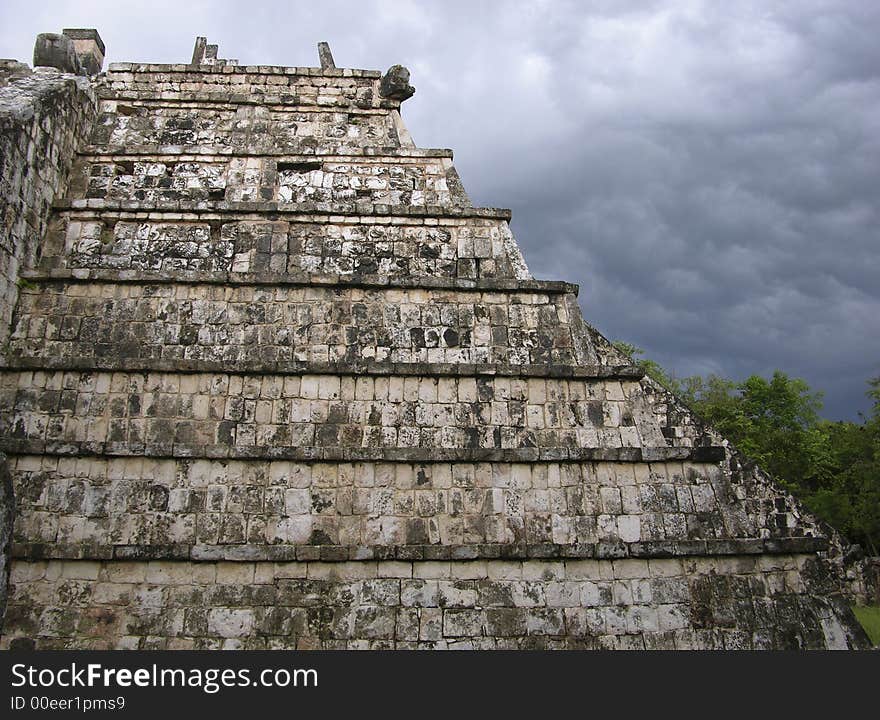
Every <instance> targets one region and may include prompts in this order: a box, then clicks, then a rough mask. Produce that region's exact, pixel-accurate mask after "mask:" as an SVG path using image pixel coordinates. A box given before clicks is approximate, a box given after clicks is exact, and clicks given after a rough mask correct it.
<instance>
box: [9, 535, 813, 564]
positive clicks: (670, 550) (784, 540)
mask: <svg viewBox="0 0 880 720" xmlns="http://www.w3.org/2000/svg"><path fill="white" fill-rule="evenodd" d="M827 548H828V540H827V539H826V538H824V537H781V538H774V539H768V540H761V539H758V538H731V539H708V540H684V541H667V542H657V543H588V544H573V545H563V544H557V543H547V544H540V545H534V544H531V545H530V544H488V543H483V544H471V545H366V546H355V545H257V544H242V545H189V544H176V545H91V544H76V543H15V544H13V547H12V557H13V558H14V559H16V560H26V561H39V560H49V559H52V560H128V561H131V560H140V561H150V560H191V561H195V562H217V561H232V562H294V561H295V562H350V561H376V560H402V561H426V560H428V561H431V560H435V561H461V562H467V561H471V560H558V561H564V560H581V559H592V560H606V561H607V560H625V559H630V558H632V559H665V558H692V557H730V556H754V555H812V554H814V553H816V552H822V551H824V550H826V549H827Z"/></svg>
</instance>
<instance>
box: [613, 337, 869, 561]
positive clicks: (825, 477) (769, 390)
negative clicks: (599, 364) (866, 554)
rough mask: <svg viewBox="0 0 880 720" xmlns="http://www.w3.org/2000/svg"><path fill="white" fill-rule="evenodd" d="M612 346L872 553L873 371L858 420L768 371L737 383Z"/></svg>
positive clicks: (617, 344) (630, 347)
mask: <svg viewBox="0 0 880 720" xmlns="http://www.w3.org/2000/svg"><path fill="white" fill-rule="evenodd" d="M614 345H615V347H616V348H617V349H618V350H620V351H621V352H623V353H626V354H627V355H630V356H632V357H633V358H634V362H636V363H637V364H638V365H639V366H640V367H641V368H642V369H643V370H644V371H645V372H646V374H647V375H648V376H649V377H651V378H652V379H654V380H655V381H656V382H658V383H659V384H660V385H662V386H663V387H665V388H666V389H667V390H669V391H670V392H672V393H673V394H675V395H677V396H678V397H679V398H680V399H681V400H682V401H683V402H684V403H685V404H686V405H688V406H689V407H690V408H691V409H692V410H693V411H694V412H695V413H697V415H698V416H700V417H701V418H702V419H703V420H705V421H706V422H708V423H709V424H710V425H712V426H713V427H714V428H715V429H716V430H717V431H718V432H719V433H721V435H723V436H724V437H726V438H727V439H728V440H730V441H731V442H732V443H733V444H734V445H735V446H736V447H737V449H738V450H739V451H740V452H742V453H743V454H744V455H746V456H747V457H749V458H751V459H752V460H754V461H755V462H757V463H758V464H759V465H760V466H761V468H762V469H763V470H764V471H766V472H768V473H769V474H770V475H771V476H772V477H773V478H774V479H775V480H776V481H777V482H779V483H780V484H781V485H783V486H784V487H785V488H786V489H787V490H789V491H790V492H792V493H794V494H795V495H797V496H799V497H800V498H801V499H802V500H803V502H804V504H805V505H806V506H807V507H808V508H809V509H810V510H811V511H813V512H814V513H816V515H818V516H819V517H821V518H822V519H823V520H825V521H826V522H828V523H829V524H830V525H832V526H833V527H835V528H837V529H838V530H840V531H841V532H843V533H844V534H845V535H846V536H847V537H848V538H849V539H850V540H852V541H853V542H859V543H861V544H863V545H866V546H867V547H868V548H869V550H870V552H871V553H872V554H877V553H878V546H880V378H874V379H873V380H871V381H870V382H869V390H868V393H867V394H868V396H869V397H871V399H872V400H873V407H872V410H871V412H870V415H869V417H868V418H862V422H861V423H853V422H829V421H827V420H823V419H822V418H821V417H820V412H821V410H822V393H819V392H814V391H813V390H812V389H811V388H810V386H809V385H808V384H807V383H806V382H805V381H804V380H801V379H799V378H791V377H789V376H788V375H786V374H785V373H783V372H780V371H778V370H777V371H776V372H774V373H773V376H772V377H771V378H769V379H767V378H763V377H761V376H759V375H752V376H751V377H749V378H747V379H746V380H744V381H743V382H740V383H737V382H734V381H733V380H729V379H727V378H723V377H719V376H717V375H709V376H708V377H705V378H704V377H701V376H699V375H695V376H692V377H685V378H681V379H679V378H676V377H675V376H674V375H672V374H670V373H668V372H667V371H666V370H664V369H663V368H662V367H661V366H660V365H659V364H658V363H656V362H654V361H653V360H648V359H645V358H641V357H639V356H641V355H643V354H644V353H643V351H642V350H641V349H640V348H638V347H636V346H634V345H631V344H629V343H624V342H615V343H614Z"/></svg>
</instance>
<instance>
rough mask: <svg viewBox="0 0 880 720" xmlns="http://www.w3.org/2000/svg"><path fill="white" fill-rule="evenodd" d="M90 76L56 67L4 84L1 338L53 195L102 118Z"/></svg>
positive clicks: (0, 92) (0, 119)
mask: <svg viewBox="0 0 880 720" xmlns="http://www.w3.org/2000/svg"><path fill="white" fill-rule="evenodd" d="M95 113H96V105H95V96H94V93H93V89H92V85H91V83H90V81H89V80H87V79H86V78H78V77H75V76H72V75H62V74H60V73H59V72H57V71H56V70H54V69H51V68H40V70H39V71H38V72H37V73H34V74H28V72H27V71H26V70H23V69H20V70H19V71H18V73H17V76H16V77H13V78H12V79H10V81H9V82H8V84H6V85H5V86H3V87H0V343H4V342H5V341H6V339H7V338H8V334H9V325H10V321H11V320H12V312H13V309H14V307H15V303H16V300H17V298H18V288H19V281H20V272H21V271H22V270H23V269H27V268H30V267H33V265H34V263H35V262H36V260H37V259H38V258H39V248H40V243H41V240H42V238H43V236H44V235H45V234H46V229H47V223H48V220H49V210H50V208H51V205H52V201H53V200H54V199H55V198H56V197H57V196H59V195H61V194H63V193H64V191H65V184H66V182H67V175H68V172H69V169H70V166H71V164H72V162H73V158H74V154H75V152H76V149H77V148H78V147H79V146H80V145H81V144H82V143H83V141H84V140H85V139H86V138H87V136H88V135H89V133H90V132H91V129H92V123H93V121H94V118H95Z"/></svg>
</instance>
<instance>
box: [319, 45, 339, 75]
mask: <svg viewBox="0 0 880 720" xmlns="http://www.w3.org/2000/svg"><path fill="white" fill-rule="evenodd" d="M318 59H319V60H320V61H321V70H335V69H336V63H335V62H333V53H331V52H330V45H329V43H325V42H319V43H318Z"/></svg>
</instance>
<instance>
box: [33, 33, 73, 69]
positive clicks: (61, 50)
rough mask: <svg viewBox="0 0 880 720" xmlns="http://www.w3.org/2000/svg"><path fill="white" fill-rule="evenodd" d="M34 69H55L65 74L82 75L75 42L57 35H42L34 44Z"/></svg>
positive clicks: (38, 36)
mask: <svg viewBox="0 0 880 720" xmlns="http://www.w3.org/2000/svg"><path fill="white" fill-rule="evenodd" d="M34 67H53V68H55V69H56V70H60V71H61V72H63V73H72V74H73V75H82V74H83V69H82V65H80V62H79V58H78V57H77V56H76V50H75V49H74V45H73V41H72V40H71V39H70V38H68V37H66V36H64V35H58V34H57V33H40V34H39V35H37V41H36V43H35V44H34Z"/></svg>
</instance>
